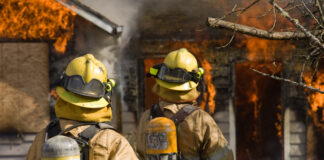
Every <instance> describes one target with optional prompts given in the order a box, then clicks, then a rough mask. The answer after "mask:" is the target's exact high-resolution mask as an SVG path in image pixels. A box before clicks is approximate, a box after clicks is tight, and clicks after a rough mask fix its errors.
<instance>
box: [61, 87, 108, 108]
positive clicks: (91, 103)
mask: <svg viewBox="0 0 324 160" xmlns="http://www.w3.org/2000/svg"><path fill="white" fill-rule="evenodd" d="M56 92H57V94H58V96H59V97H60V98H62V99H63V100H64V101H66V102H68V103H71V104H73V105H76V106H79V107H84V108H103V107H106V106H107V105H108V104H109V103H108V102H107V100H106V99H105V98H99V99H91V98H86V97H84V96H79V95H77V94H74V93H72V92H68V91H66V90H65V89H64V88H63V87H60V86H58V87H56Z"/></svg>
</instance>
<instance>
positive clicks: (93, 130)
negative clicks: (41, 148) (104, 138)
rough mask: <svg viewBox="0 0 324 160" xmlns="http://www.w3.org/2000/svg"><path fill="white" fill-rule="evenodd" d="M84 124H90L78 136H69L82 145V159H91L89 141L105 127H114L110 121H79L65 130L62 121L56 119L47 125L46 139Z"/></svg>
mask: <svg viewBox="0 0 324 160" xmlns="http://www.w3.org/2000/svg"><path fill="white" fill-rule="evenodd" d="M84 125H90V126H89V127H88V128H86V129H85V130H83V131H82V132H81V133H79V134H78V137H75V136H73V135H69V137H71V138H73V139H74V140H75V141H76V142H77V143H78V144H79V145H80V146H81V153H82V155H81V159H82V160H89V141H90V140H91V139H92V138H93V137H94V136H95V135H96V134H97V133H98V132H99V131H100V130H104V129H113V130H115V129H114V127H113V126H111V125H110V124H108V123H105V122H101V123H96V122H90V123H77V124H74V125H73V126H71V127H68V128H66V129H65V130H63V131H62V130H61V127H60V123H59V120H58V119H55V120H53V121H51V122H50V124H49V125H48V126H47V127H46V134H45V139H44V141H46V140H47V139H48V138H51V137H54V136H56V135H64V134H65V132H67V131H70V130H72V129H74V128H77V127H79V126H84Z"/></svg>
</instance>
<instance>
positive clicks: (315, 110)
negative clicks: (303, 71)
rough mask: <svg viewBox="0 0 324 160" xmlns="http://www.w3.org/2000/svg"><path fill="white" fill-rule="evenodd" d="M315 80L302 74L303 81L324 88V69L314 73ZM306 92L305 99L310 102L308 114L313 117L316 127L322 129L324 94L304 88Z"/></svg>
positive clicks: (323, 125)
mask: <svg viewBox="0 0 324 160" xmlns="http://www.w3.org/2000/svg"><path fill="white" fill-rule="evenodd" d="M316 76H317V77H316V80H315V81H314V82H312V81H311V78H310V76H307V75H304V80H305V83H306V84H307V85H309V86H311V85H312V86H314V87H315V88H319V89H322V90H323V88H324V83H323V81H324V71H323V70H319V71H318V72H317V75H316ZM306 92H307V93H308V96H307V100H308V103H309V104H310V109H309V110H308V114H309V115H310V116H311V118H312V119H313V122H314V125H315V126H316V127H319V128H321V129H322V130H324V123H321V121H322V122H324V113H323V111H324V94H322V93H319V92H311V91H309V90H306Z"/></svg>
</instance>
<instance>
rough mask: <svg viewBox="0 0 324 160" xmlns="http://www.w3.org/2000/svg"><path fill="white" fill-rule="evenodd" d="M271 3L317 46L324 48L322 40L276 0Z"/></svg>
mask: <svg viewBox="0 0 324 160" xmlns="http://www.w3.org/2000/svg"><path fill="white" fill-rule="evenodd" d="M269 3H271V4H272V5H273V6H274V7H275V8H277V9H278V10H279V11H280V12H281V15H282V16H283V17H285V18H287V19H288V20H289V21H290V22H291V23H293V24H294V25H295V26H296V27H297V28H298V29H300V30H301V31H302V32H304V33H305V35H306V36H307V37H308V38H310V39H311V40H312V41H313V42H314V43H315V44H316V45H317V46H319V47H320V48H322V49H324V45H323V44H322V43H321V41H320V40H319V39H318V38H317V37H315V35H313V34H312V33H311V32H310V31H308V30H306V28H305V27H304V26H302V25H301V24H300V23H299V21H298V19H294V18H292V17H291V16H290V15H289V13H288V12H286V11H285V10H284V9H283V8H281V7H280V6H279V5H278V4H277V3H276V2H274V1H269Z"/></svg>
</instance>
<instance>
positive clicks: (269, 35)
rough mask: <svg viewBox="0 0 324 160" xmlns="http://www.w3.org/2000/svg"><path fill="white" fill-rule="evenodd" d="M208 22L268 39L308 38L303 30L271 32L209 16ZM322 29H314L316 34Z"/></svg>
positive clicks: (210, 24) (213, 25)
mask: <svg viewBox="0 0 324 160" xmlns="http://www.w3.org/2000/svg"><path fill="white" fill-rule="evenodd" d="M208 23H209V26H211V27H214V28H217V27H223V28H226V29H230V30H236V31H238V32H240V33H244V34H248V35H251V36H256V37H259V38H266V39H272V40H290V39H303V38H307V36H306V35H305V33H303V32H297V31H296V32H269V31H266V30H262V29H258V28H255V27H250V26H246V25H241V24H237V23H233V22H229V21H224V20H220V19H216V18H212V17H208ZM320 32H321V31H320V30H316V31H314V34H315V35H317V34H319V33H320Z"/></svg>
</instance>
